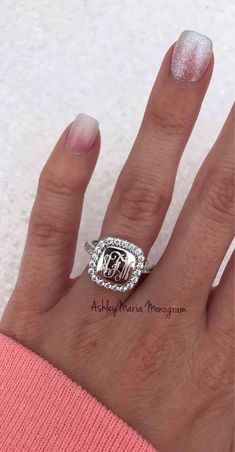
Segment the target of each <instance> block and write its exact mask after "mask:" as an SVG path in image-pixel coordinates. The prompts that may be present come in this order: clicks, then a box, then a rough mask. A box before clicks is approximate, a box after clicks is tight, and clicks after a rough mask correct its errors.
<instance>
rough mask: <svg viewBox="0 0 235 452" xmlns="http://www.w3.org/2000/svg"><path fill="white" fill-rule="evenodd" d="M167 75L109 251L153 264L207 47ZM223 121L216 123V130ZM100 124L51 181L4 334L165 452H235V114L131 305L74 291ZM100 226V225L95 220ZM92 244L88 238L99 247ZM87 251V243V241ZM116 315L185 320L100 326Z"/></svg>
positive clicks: (180, 57) (138, 146)
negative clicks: (117, 243)
mask: <svg viewBox="0 0 235 452" xmlns="http://www.w3.org/2000/svg"><path fill="white" fill-rule="evenodd" d="M172 52H173V48H171V49H170V50H169V51H168V52H167V54H166V56H165V58H164V61H163V63H162V66H161V69H160V72H159V75H158V77H157V80H156V82H155V84H154V87H153V90H152V93H151V95H150V98H149V101H148V105H147V108H146V112H145V115H144V118H143V121H142V124H141V127H140V130H139V133H138V136H137V138H136V140H135V143H134V145H133V148H132V150H131V153H130V155H129V157H128V159H127V162H126V163H125V165H124V168H123V170H122V172H121V174H120V176H119V178H118V181H117V184H116V187H115V190H114V193H113V196H112V198H111V201H110V204H109V206H108V209H107V212H106V215H105V218H104V222H103V225H102V231H101V234H100V237H101V238H103V237H106V236H109V235H111V236H117V237H121V238H124V239H127V240H130V241H132V242H134V243H136V244H137V245H139V246H140V247H142V249H143V250H144V252H145V255H147V254H148V252H149V250H150V247H151V246H152V245H153V243H154V241H155V239H156V238H157V235H158V233H159V231H160V228H161V225H162V223H163V220H164V217H165V214H166V211H167V209H168V207H169V204H170V200H171V197H172V192H173V188H174V182H175V177H176V172H177V167H178V164H179V161H180V158H181V155H182V152H183V150H184V147H185V145H186V143H187V140H188V138H189V136H190V133H191V130H192V128H193V125H194V123H195V121H196V118H197V115H198V112H199V109H200V106H201V103H202V100H203V97H204V95H205V92H206V89H207V86H208V84H209V81H210V77H211V73H212V67H213V56H212V51H211V43H210V41H209V40H208V39H207V38H205V37H202V36H201V35H198V34H196V33H192V32H184V33H183V34H182V35H181V38H180V39H179V41H178V43H177V44H176V47H175V50H174V53H173V58H172ZM212 120H213V118H212ZM99 148H100V133H99V132H98V123H97V122H96V121H95V120H93V119H91V118H89V117H85V116H83V115H81V116H79V117H78V119H76V120H75V121H74V123H73V124H72V125H71V126H69V127H68V128H67V129H66V130H65V132H64V133H63V135H62V136H61V138H60V140H59V141H58V143H57V145H56V147H55V149H54V151H53V152H52V154H51V156H50V157H49V160H48V162H47V163H46V165H45V167H44V169H43V170H42V173H41V176H40V180H39V186H38V192H37V197H36V201H35V204H34V207H33V210H32V214H31V219H30V224H29V230H28V236H27V241H26V246H25V251H24V255H23V260H22V264H21V269H20V273H19V277H18V280H17V283H16V286H15V289H14V291H13V294H12V296H11V299H10V301H9V303H8V305H7V307H6V310H5V313H4V315H3V318H2V321H1V324H0V330H1V332H2V333H5V334H6V335H8V336H10V337H12V338H14V339H16V340H17V341H19V342H21V343H22V344H24V345H25V346H26V347H28V348H30V349H32V350H33V351H35V352H36V353H38V354H40V355H42V356H43V357H45V358H46V359H47V360H49V361H50V362H51V363H52V364H54V365H55V366H56V367H58V368H60V369H62V370H63V371H64V373H65V374H67V375H68V376H69V377H71V378H72V379H73V380H74V381H76V382H78V383H79V384H81V386H83V387H84V388H85V389H87V390H88V391H90V392H91V393H92V394H93V395H94V396H95V397H96V398H97V399H99V400H100V401H101V402H103V403H104V404H105V405H106V406H107V407H109V408H110V409H111V410H112V411H113V412H114V413H116V414H117V415H119V416H120V417H121V418H122V419H124V420H125V421H126V422H127V423H129V424H130V425H132V426H133V427H134V428H135V429H136V430H137V431H138V432H139V433H141V434H142V435H143V436H144V437H145V438H146V439H148V440H149V441H150V442H152V444H153V445H155V446H157V447H158V448H159V449H160V450H161V452H173V451H174V452H198V451H200V452H204V451H205V452H208V450H213V452H222V451H223V452H229V451H230V448H231V443H232V436H233V435H232V431H233V401H232V396H233V312H232V311H233V262H232V259H230V261H229V264H228V266H227V268H226V269H225V271H224V274H223V276H222V279H221V281H220V284H219V286H218V287H216V288H213V289H212V283H213V281H214V278H215V275H216V273H217V271H218V269H219V267H220V264H221V262H222V260H223V257H224V255H225V253H226V251H227V249H228V247H229V245H230V242H231V240H232V236H233V160H234V110H233V109H232V111H231V112H230V114H229V116H228V118H227V120H226V122H225V125H224V128H223V130H222V132H221V133H220V135H219V137H218V139H217V141H216V143H215V144H214V146H213V148H212V150H211V151H210V153H209V155H208V156H207V158H206V160H205V161H204V163H203V165H202V167H201V169H200V170H199V173H198V175H197V177H196V180H195V182H194V184H193V187H192V189H191V191H190V193H189V196H188V198H187V200H186V202H185V205H184V207H183V210H182V212H181V214H180V216H179V219H178V221H177V224H176V226H175V229H174V231H173V234H172V236H171V239H170V241H169V243H168V246H167V248H166V251H165V252H164V254H163V256H162V258H161V259H160V261H159V262H158V264H157V265H156V267H155V268H154V270H153V271H152V272H151V274H150V275H148V276H147V277H145V278H143V277H142V280H141V282H140V284H138V287H137V288H134V289H133V290H132V291H131V292H128V291H127V292H124V293H121V292H120V293H119V292H114V291H111V290H107V289H105V288H103V287H99V286H98V285H97V284H95V283H94V282H92V281H91V278H90V275H89V274H88V272H87V269H85V270H84V272H83V273H82V275H81V276H79V277H78V278H76V279H74V280H72V279H70V273H71V270H72V267H73V261H74V253H75V247H76V242H77V234H78V229H79V224H80V218H81V212H82V204H83V198H84V193H85V190H86V187H87V184H88V182H89V180H90V177H91V175H92V172H93V169H94V166H95V163H96V160H97V157H98V152H99ZM94 221H95V219H94ZM88 235H89V234H88ZM88 238H90V237H88ZM107 299H108V300H109V303H110V305H112V306H116V305H117V303H118V301H119V300H120V299H121V300H122V302H125V303H126V306H128V307H129V306H133V307H140V306H142V307H144V305H145V303H146V301H148V300H149V301H150V302H151V303H152V304H153V305H156V306H158V307H172V308H173V307H174V308H179V307H183V308H184V309H185V312H182V313H181V314H177V313H172V315H171V316H170V317H169V318H166V316H165V315H161V314H157V313H155V312H151V313H150V312H147V311H146V309H142V311H143V312H138V309H137V308H136V309H135V310H133V312H131V313H128V312H126V311H125V310H122V312H118V313H117V315H116V317H114V316H113V315H112V313H110V314H109V315H107V313H106V312H105V311H104V312H101V313H98V312H95V310H94V309H93V310H92V309H91V307H92V305H93V306H94V300H95V304H96V305H99V304H101V303H102V300H103V301H104V302H106V300H107Z"/></svg>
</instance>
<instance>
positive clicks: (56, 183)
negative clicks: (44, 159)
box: [38, 166, 85, 196]
mask: <svg viewBox="0 0 235 452" xmlns="http://www.w3.org/2000/svg"><path fill="white" fill-rule="evenodd" d="M84 187H85V182H84V181H83V180H82V179H81V178H77V177H74V176H73V175H72V173H71V174H68V175H66V178H64V177H59V176H58V175H57V174H55V173H54V172H53V171H51V170H49V169H48V168H47V167H46V166H45V168H43V170H42V172H41V175H40V178H39V183H38V189H39V191H41V192H44V193H50V194H53V195H55V196H72V195H74V194H76V193H77V192H78V191H79V190H84Z"/></svg>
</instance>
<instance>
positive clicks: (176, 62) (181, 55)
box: [171, 30, 212, 82]
mask: <svg viewBox="0 0 235 452" xmlns="http://www.w3.org/2000/svg"><path fill="white" fill-rule="evenodd" d="M211 55H212V41H211V40H210V39H209V38H207V36H204V35H201V34H200V33H197V32H196V31H190V30H185V31H183V33H181V35H180V37H179V39H178V41H177V42H176V44H175V48H174V50H173V54H172V60H171V72H172V75H173V77H174V78H176V79H177V80H182V81H187V82H197V81H198V80H200V78H201V77H202V76H203V74H204V73H205V72H206V69H207V67H208V64H209V62H210V59H211Z"/></svg>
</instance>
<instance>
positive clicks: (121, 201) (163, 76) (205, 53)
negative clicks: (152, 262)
mask: <svg viewBox="0 0 235 452" xmlns="http://www.w3.org/2000/svg"><path fill="white" fill-rule="evenodd" d="M182 48H184V49H185V52H183V56H182ZM172 52H173V56H172ZM180 62H181V65H182V67H181V71H182V72H181V73H180V71H179V67H180ZM212 67H213V57H212V45H211V41H210V40H209V39H208V38H206V37H204V36H202V35H199V34H197V33H194V32H184V33H183V34H182V35H181V37H180V38H179V41H178V43H177V44H176V46H175V47H174V50H173V47H172V48H170V49H169V51H168V52H167V54H166V56H165V58H164V61H163V63H162V66H161V68H160V72H159V75H158V77H157V79H156V82H155V84H154V87H153V89H152V92H151V95H150V98H149V101H148V104H147V108H146V111H145V114H144V118H143V121H142V124H141V127H140V130H139V133H138V135H137V138H136V140H135V143H134V145H133V148H132V151H131V153H130V156H129V158H128V159H127V162H126V163H125V165H124V168H123V170H122V172H121V174H120V176H119V178H118V181H117V184H116V187H115V189H114V192H113V196H112V198H111V201H110V203H109V206H108V209H107V213H106V215H105V218H104V222H103V226H102V231H101V237H105V236H107V235H108V236H109V235H111V236H112V235H113V236H117V237H121V238H125V239H128V240H130V241H132V242H134V243H136V244H137V245H138V246H141V247H142V248H143V250H144V251H145V253H147V252H148V250H149V248H150V247H151V245H152V243H153V242H154V240H155V238H156V236H157V234H158V232H159V230H160V228H161V225H162V222H163V220H164V216H165V213H166V211H167V208H168V206H169V203H170V200H171V196H172V192H173V187H174V182H175V177H176V172H177V167H178V164H179V161H180V157H181V155H182V152H183V149H184V147H185V145H186V143H187V140H188V138H189V136H190V133H191V130H192V128H193V125H194V123H195V121H196V118H197V115H198V113H199V110H200V106H201V103H202V100H203V97H204V95H205V92H206V89H207V87H208V84H209V81H210V77H211V73H212ZM192 80H194V81H192ZM84 278H85V279H86V278H87V275H86V274H85V276H84ZM82 281H84V279H82V278H80V280H79V284H80V282H82ZM86 290H88V288H87V287H86ZM94 290H97V286H94ZM98 290H99V289H98ZM100 290H102V289H100Z"/></svg>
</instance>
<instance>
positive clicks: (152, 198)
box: [116, 177, 171, 227]
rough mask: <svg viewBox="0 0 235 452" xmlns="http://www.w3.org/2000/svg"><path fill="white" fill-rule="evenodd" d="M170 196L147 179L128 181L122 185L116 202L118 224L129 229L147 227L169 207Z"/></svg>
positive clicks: (140, 178)
mask: <svg viewBox="0 0 235 452" xmlns="http://www.w3.org/2000/svg"><path fill="white" fill-rule="evenodd" d="M170 200H171V196H170V195H168V194H167V193H166V192H164V191H163V189H160V188H159V187H156V182H154V181H152V182H151V180H150V179H148V178H143V177H138V178H134V179H131V180H130V179H129V180H128V181H127V182H126V183H123V184H122V187H121V190H120V192H119V196H118V202H117V209H116V212H117V215H118V218H119V222H121V223H122V224H123V225H124V226H127V227H130V222H131V223H133V222H134V223H135V225H138V224H139V225H140V227H142V225H143V224H145V225H147V224H150V223H152V221H153V220H154V219H155V218H156V216H158V215H159V214H162V213H163V212H165V211H166V210H167V208H168V206H169V203H170Z"/></svg>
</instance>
